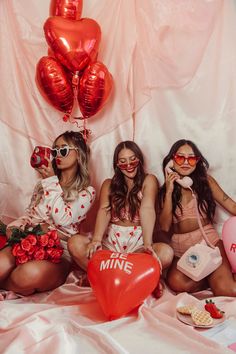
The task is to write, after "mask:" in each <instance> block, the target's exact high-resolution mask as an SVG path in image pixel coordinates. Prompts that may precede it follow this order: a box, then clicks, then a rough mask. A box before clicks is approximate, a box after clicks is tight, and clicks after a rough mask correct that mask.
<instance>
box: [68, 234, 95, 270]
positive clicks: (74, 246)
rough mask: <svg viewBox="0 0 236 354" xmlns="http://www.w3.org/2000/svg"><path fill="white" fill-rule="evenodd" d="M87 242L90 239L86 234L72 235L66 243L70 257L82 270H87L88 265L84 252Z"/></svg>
mask: <svg viewBox="0 0 236 354" xmlns="http://www.w3.org/2000/svg"><path fill="white" fill-rule="evenodd" d="M89 242H90V240H89V239H88V237H87V236H83V235H74V236H72V237H71V238H70V239H69V240H68V243H67V247H68V251H69V253H70V254H71V257H72V258H73V260H74V261H75V262H76V264H78V265H79V266H80V267H81V268H82V269H83V270H87V266H88V258H87V256H86V252H87V246H88V243H89Z"/></svg>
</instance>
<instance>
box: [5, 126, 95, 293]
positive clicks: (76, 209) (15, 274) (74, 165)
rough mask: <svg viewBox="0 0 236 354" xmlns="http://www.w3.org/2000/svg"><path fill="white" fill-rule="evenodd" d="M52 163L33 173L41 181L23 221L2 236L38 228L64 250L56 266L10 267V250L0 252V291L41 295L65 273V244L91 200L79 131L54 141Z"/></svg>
mask: <svg viewBox="0 0 236 354" xmlns="http://www.w3.org/2000/svg"><path fill="white" fill-rule="evenodd" d="M51 155H52V156H53V160H52V162H51V160H50V159H48V158H46V161H47V166H46V165H42V166H41V167H40V168H38V169H37V171H38V172H39V173H40V175H41V177H42V179H41V180H40V181H39V182H38V183H37V185H36V187H35V189H34V192H33V195H32V199H31V203H30V205H29V207H28V208H27V210H26V213H25V215H24V216H22V217H20V218H19V219H17V220H15V221H13V222H12V223H11V224H9V225H8V226H7V236H8V237H10V236H11V232H12V229H13V228H19V229H23V230H24V229H25V228H28V227H32V226H36V225H38V224H41V227H42V229H43V230H44V231H48V229H54V230H55V229H56V230H57V231H58V235H59V237H60V240H61V244H62V246H63V248H64V251H63V256H62V260H61V262H60V263H52V262H50V261H47V260H40V261H38V260H33V261H29V262H27V263H24V264H20V265H18V266H16V264H15V258H14V257H13V255H12V253H11V248H10V247H6V248H5V249H3V250H2V251H0V288H2V289H6V290H12V291H14V292H16V293H20V294H22V295H29V294H32V293H34V292H35V291H39V292H40V291H46V290H51V289H53V288H56V287H58V286H60V285H61V284H63V283H64V282H65V280H66V277H67V275H68V273H69V271H70V268H71V257H70V254H69V253H68V250H67V241H68V239H69V238H70V237H71V235H74V234H76V233H78V232H80V223H81V222H82V221H83V220H84V219H85V218H86V214H87V212H88V210H89V209H90V208H91V205H92V203H93V201H94V199H95V190H94V188H93V187H91V186H90V185H89V174H88V159H89V147H88V146H87V144H86V141H85V139H84V136H83V133H82V132H74V131H66V132H65V133H63V134H61V135H60V136H58V137H57V138H56V140H55V142H54V144H53V148H52V150H51Z"/></svg>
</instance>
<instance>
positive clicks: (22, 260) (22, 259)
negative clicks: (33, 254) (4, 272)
mask: <svg viewBox="0 0 236 354" xmlns="http://www.w3.org/2000/svg"><path fill="white" fill-rule="evenodd" d="M28 260H29V257H28V256H27V255H26V254H24V255H22V256H18V257H16V264H23V263H26V262H28Z"/></svg>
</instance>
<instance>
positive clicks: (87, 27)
mask: <svg viewBox="0 0 236 354" xmlns="http://www.w3.org/2000/svg"><path fill="white" fill-rule="evenodd" d="M44 33H45V38H46V40H47V43H48V45H49V47H50V48H51V50H52V51H53V53H54V55H55V57H56V58H57V60H59V62H60V63H61V64H63V65H64V66H66V67H67V68H68V69H69V70H71V71H73V72H75V71H81V70H83V69H84V68H85V67H86V66H87V65H88V64H89V63H90V62H92V61H94V60H96V58H97V54H98V48H99V44H100V40H101V29H100V26H99V25H98V23H97V22H96V21H94V20H93V19H90V18H83V19H81V20H78V21H74V20H68V19H65V18H62V17H59V16H55V17H49V18H48V19H47V20H46V22H45V24H44Z"/></svg>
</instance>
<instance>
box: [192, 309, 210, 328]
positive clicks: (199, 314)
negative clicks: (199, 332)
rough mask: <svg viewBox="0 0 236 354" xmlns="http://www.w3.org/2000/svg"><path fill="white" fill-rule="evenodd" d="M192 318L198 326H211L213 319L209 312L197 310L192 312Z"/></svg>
mask: <svg viewBox="0 0 236 354" xmlns="http://www.w3.org/2000/svg"><path fill="white" fill-rule="evenodd" d="M191 318H192V320H193V322H194V323H195V324H196V325H197V326H210V325H211V324H212V323H213V318H212V317H211V315H210V314H209V312H207V311H204V310H203V311H202V310H198V309H195V310H193V311H192V312H191Z"/></svg>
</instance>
